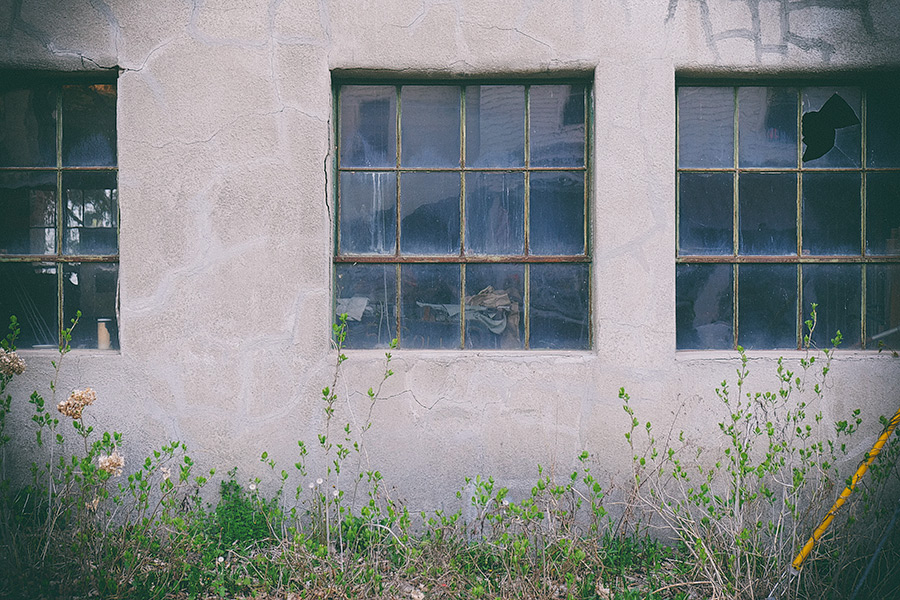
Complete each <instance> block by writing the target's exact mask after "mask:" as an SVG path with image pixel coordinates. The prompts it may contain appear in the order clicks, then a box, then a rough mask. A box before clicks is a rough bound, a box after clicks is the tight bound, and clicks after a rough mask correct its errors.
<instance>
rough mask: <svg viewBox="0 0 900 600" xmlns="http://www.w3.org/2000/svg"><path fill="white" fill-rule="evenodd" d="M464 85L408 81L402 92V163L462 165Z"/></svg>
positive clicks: (405, 164)
mask: <svg viewBox="0 0 900 600" xmlns="http://www.w3.org/2000/svg"><path fill="white" fill-rule="evenodd" d="M459 99H460V88H459V87H457V86H446V85H407V86H403V88H402V91H401V96H400V105H401V106H400V113H401V117H400V147H401V150H400V163H401V165H403V166H404V167H459V157H460V147H459V119H460V118H459V110H460V104H459Z"/></svg>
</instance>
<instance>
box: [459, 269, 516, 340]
mask: <svg viewBox="0 0 900 600" xmlns="http://www.w3.org/2000/svg"><path fill="white" fill-rule="evenodd" d="M524 302H525V265H504V264H482V265H468V266H466V306H465V309H466V348H474V349H483V348H503V349H510V350H514V349H521V348H524V347H525V316H524V314H523V309H524V306H525V304H524Z"/></svg>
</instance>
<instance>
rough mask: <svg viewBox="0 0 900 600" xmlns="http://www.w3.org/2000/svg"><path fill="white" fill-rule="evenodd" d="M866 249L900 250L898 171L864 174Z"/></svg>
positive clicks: (874, 251)
mask: <svg viewBox="0 0 900 600" xmlns="http://www.w3.org/2000/svg"><path fill="white" fill-rule="evenodd" d="M866 251H867V252H869V253H870V254H900V173H869V174H868V175H866Z"/></svg>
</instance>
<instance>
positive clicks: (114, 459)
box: [97, 449, 125, 477]
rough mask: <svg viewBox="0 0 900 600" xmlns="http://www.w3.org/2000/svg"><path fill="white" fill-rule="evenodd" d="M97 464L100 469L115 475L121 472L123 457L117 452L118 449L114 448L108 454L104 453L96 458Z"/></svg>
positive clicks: (123, 464) (123, 465)
mask: <svg viewBox="0 0 900 600" xmlns="http://www.w3.org/2000/svg"><path fill="white" fill-rule="evenodd" d="M97 465H98V466H99V467H100V470H102V471H106V472H107V473H109V474H110V475H112V476H113V477H115V476H117V475H121V474H122V469H123V468H124V467H125V457H124V456H122V455H121V454H119V450H118V449H114V450H113V453H112V454H110V455H109V456H105V455H104V456H101V457H100V458H99V459H97Z"/></svg>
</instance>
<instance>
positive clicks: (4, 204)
mask: <svg viewBox="0 0 900 600" xmlns="http://www.w3.org/2000/svg"><path fill="white" fill-rule="evenodd" d="M0 215H2V217H0V254H55V253H56V229H55V227H54V225H55V223H56V173H53V172H27V171H6V172H2V173H0ZM0 327H2V324H0Z"/></svg>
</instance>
